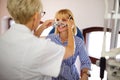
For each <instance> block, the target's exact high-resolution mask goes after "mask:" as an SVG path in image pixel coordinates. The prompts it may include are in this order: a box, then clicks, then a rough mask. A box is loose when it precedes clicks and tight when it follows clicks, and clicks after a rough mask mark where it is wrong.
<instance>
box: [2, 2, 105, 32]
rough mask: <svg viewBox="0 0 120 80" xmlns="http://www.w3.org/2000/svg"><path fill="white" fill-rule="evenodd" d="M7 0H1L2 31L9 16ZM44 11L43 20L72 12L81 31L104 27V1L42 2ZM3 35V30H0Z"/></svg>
mask: <svg viewBox="0 0 120 80" xmlns="http://www.w3.org/2000/svg"><path fill="white" fill-rule="evenodd" d="M6 2H7V0H0V10H1V11H0V29H1V27H4V26H1V20H2V19H3V17H4V16H9V14H8V11H7V9H6ZM42 3H43V7H44V10H45V11H46V12H47V13H46V15H45V16H44V17H43V20H45V19H48V18H54V15H55V12H56V11H58V10H59V9H62V8H68V9H70V10H72V12H73V14H74V17H75V21H76V25H77V26H79V28H80V29H83V28H86V27H91V26H103V23H104V9H105V6H104V0H42ZM0 33H1V30H0Z"/></svg>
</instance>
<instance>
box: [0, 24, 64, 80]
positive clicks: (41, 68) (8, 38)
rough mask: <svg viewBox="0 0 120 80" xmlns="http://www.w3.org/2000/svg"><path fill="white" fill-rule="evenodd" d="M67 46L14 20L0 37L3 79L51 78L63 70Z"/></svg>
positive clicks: (38, 79) (1, 75) (0, 60)
mask: <svg viewBox="0 0 120 80" xmlns="http://www.w3.org/2000/svg"><path fill="white" fill-rule="evenodd" d="M64 53H65V48H64V47H62V46H59V45H57V44H55V43H53V42H51V41H50V40H48V39H41V38H37V37H35V36H34V35H33V34H32V32H31V31H30V30H29V29H28V28H27V27H26V26H24V25H21V24H13V25H12V26H11V28H10V29H9V30H8V31H7V32H6V33H5V34H3V35H2V36H1V37H0V80H2V78H3V79H4V80H50V79H51V78H50V77H49V76H54V77H56V76H57V75H58V74H59V71H60V67H61V62H62V59H63V56H64Z"/></svg>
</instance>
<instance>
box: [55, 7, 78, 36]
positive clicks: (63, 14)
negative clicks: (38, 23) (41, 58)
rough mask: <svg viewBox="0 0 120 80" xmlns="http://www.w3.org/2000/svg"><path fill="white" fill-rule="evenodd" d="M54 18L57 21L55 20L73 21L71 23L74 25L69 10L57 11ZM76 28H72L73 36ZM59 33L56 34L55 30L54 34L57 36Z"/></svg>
mask: <svg viewBox="0 0 120 80" xmlns="http://www.w3.org/2000/svg"><path fill="white" fill-rule="evenodd" d="M55 18H56V19H57V18H61V19H69V18H70V19H72V20H73V23H74V25H75V21H74V17H73V14H72V12H71V11H70V10H69V9H61V10H59V11H58V12H57V13H56V15H55ZM76 31H77V30H76V26H74V28H73V33H74V35H75V34H76ZM58 33H59V32H58V30H57V28H55V34H58Z"/></svg>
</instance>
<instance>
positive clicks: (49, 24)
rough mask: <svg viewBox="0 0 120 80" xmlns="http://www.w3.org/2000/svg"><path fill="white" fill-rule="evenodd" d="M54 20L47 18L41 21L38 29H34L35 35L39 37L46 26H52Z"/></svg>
mask: <svg viewBox="0 0 120 80" xmlns="http://www.w3.org/2000/svg"><path fill="white" fill-rule="evenodd" d="M53 22H54V20H46V21H45V22H42V21H41V25H40V26H39V28H38V29H37V30H35V31H34V35H35V36H37V37H39V36H40V35H41V33H42V32H43V31H44V30H45V29H46V28H48V27H50V26H52V24H53Z"/></svg>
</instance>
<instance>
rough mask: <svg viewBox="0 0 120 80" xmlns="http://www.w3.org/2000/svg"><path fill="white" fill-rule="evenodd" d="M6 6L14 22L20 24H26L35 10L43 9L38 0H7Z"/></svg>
mask: <svg viewBox="0 0 120 80" xmlns="http://www.w3.org/2000/svg"><path fill="white" fill-rule="evenodd" d="M7 8H8V11H9V13H10V15H11V16H12V18H13V19H14V20H15V22H17V23H21V24H26V23H27V22H28V21H30V19H31V17H32V16H33V15H34V14H35V13H36V12H40V11H42V9H43V7H42V3H41V1H40V0H7Z"/></svg>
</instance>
